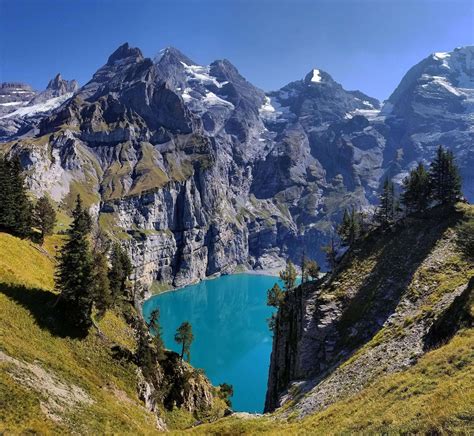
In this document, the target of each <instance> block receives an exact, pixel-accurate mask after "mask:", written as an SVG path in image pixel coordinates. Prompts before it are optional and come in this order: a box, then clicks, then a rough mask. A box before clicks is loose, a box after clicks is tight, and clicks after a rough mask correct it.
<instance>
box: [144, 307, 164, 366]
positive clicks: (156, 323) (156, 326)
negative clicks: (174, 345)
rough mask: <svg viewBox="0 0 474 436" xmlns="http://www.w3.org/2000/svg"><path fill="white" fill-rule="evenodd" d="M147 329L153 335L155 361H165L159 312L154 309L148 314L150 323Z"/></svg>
mask: <svg viewBox="0 0 474 436" xmlns="http://www.w3.org/2000/svg"><path fill="white" fill-rule="evenodd" d="M148 328H149V329H150V332H151V333H152V334H153V341H152V342H153V346H154V348H155V353H156V359H157V360H158V361H159V362H160V361H163V360H165V359H166V354H165V343H164V341H163V336H162V331H161V325H160V310H159V309H154V310H153V311H152V312H151V314H150V321H149V322H148Z"/></svg>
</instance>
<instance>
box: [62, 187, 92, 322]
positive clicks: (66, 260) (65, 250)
mask: <svg viewBox="0 0 474 436" xmlns="http://www.w3.org/2000/svg"><path fill="white" fill-rule="evenodd" d="M72 216H73V222H72V224H71V226H70V228H69V229H68V230H67V241H66V243H65V244H64V246H63V247H62V249H61V251H60V254H59V258H58V266H57V272H56V287H57V289H58V291H59V292H60V299H61V301H63V302H65V303H66V304H67V305H68V307H69V309H70V316H71V319H72V320H73V321H74V323H75V324H76V325H78V326H80V327H83V328H86V329H88V328H89V327H90V326H91V324H92V318H91V315H92V305H93V300H94V289H93V279H92V271H93V266H92V255H91V249H90V244H89V240H88V235H89V233H90V231H91V226H92V222H91V218H90V216H89V213H88V212H87V211H86V210H85V209H83V207H82V201H81V197H80V196H79V195H78V196H77V200H76V207H75V209H74V211H73V213H72Z"/></svg>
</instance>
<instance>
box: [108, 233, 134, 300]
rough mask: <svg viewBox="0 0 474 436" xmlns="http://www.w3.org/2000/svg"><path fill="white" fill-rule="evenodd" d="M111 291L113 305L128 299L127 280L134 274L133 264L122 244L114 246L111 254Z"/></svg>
mask: <svg viewBox="0 0 474 436" xmlns="http://www.w3.org/2000/svg"><path fill="white" fill-rule="evenodd" d="M110 264H111V267H110V272H109V281H110V291H111V294H112V302H113V304H115V303H117V302H118V301H119V300H120V299H121V298H126V297H127V295H126V294H127V280H128V277H129V276H130V274H131V273H132V263H131V261H130V258H129V257H128V255H127V253H126V252H125V250H124V249H123V248H122V246H121V245H120V243H118V242H116V243H114V244H113V245H112V250H111V254H110Z"/></svg>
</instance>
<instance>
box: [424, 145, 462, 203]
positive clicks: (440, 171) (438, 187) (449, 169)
mask: <svg viewBox="0 0 474 436" xmlns="http://www.w3.org/2000/svg"><path fill="white" fill-rule="evenodd" d="M429 176H430V184H431V192H432V197H433V200H435V201H437V202H438V203H440V204H444V205H447V204H454V203H455V202H456V201H457V200H458V199H459V198H460V197H461V195H462V194H461V178H460V176H459V170H458V168H457V166H456V164H455V162H454V155H453V153H452V151H450V150H448V151H446V150H445V149H444V148H443V146H441V145H440V146H439V148H438V150H437V153H436V157H435V159H434V160H433V162H432V163H431V166H430V173H429Z"/></svg>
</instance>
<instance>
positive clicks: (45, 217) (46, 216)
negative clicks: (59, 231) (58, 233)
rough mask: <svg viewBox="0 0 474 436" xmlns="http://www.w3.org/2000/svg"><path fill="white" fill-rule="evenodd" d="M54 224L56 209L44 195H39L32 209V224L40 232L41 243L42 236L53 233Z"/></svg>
mask: <svg viewBox="0 0 474 436" xmlns="http://www.w3.org/2000/svg"><path fill="white" fill-rule="evenodd" d="M55 224H56V211H55V210H54V208H53V206H52V205H51V203H50V201H49V200H48V198H47V197H46V196H43V197H41V198H40V199H39V200H38V201H37V202H36V205H35V207H34V209H33V225H34V226H35V227H37V228H38V229H39V230H40V232H41V243H43V241H44V237H45V236H47V235H51V234H52V233H53V229H54V225H55Z"/></svg>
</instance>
